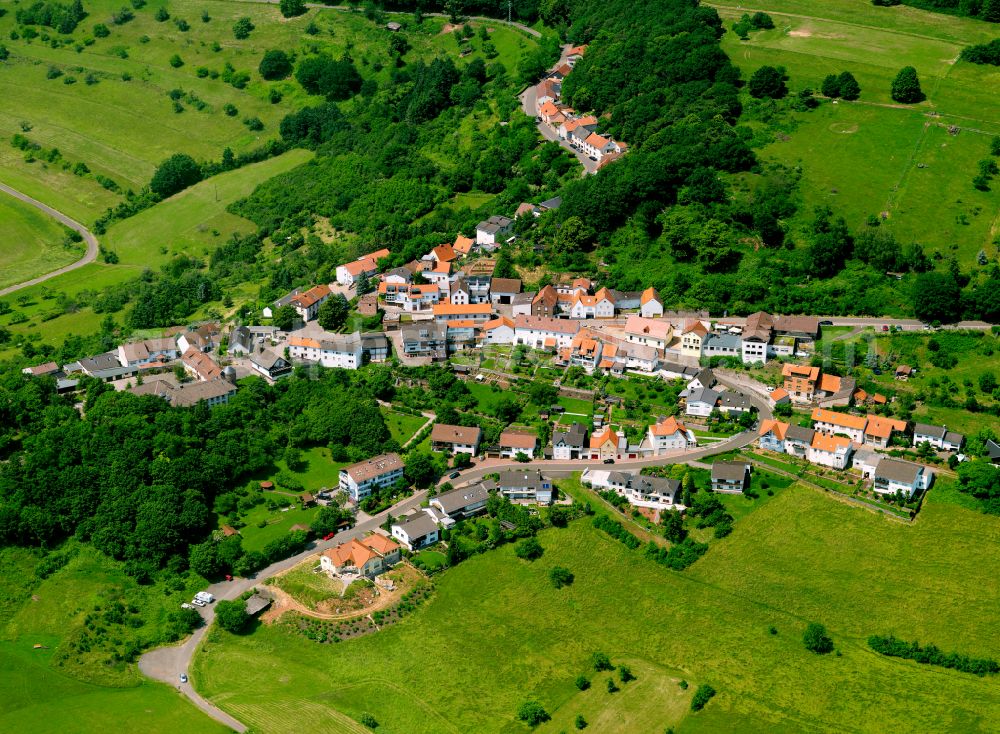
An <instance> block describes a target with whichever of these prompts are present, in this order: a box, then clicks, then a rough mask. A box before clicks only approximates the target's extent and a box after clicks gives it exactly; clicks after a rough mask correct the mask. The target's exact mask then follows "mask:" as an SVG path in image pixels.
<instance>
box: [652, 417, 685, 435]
mask: <svg viewBox="0 0 1000 734" xmlns="http://www.w3.org/2000/svg"><path fill="white" fill-rule="evenodd" d="M649 430H650V431H651V432H652V434H653V435H654V436H673V435H674V434H676V433H677V432H678V431H680V432H681V433H687V431H688V429H687V426H685V425H684V424H683V423H681V422H680V421H679V420H677V418H676V417H675V416H669V417H668V418H664V419H663V420H661V421H660V422H659V423H654V424H653V426H652V427H651V428H650V429H649Z"/></svg>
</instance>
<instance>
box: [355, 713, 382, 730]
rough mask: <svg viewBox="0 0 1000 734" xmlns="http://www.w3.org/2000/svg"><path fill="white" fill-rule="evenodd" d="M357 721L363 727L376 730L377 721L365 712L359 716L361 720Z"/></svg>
mask: <svg viewBox="0 0 1000 734" xmlns="http://www.w3.org/2000/svg"><path fill="white" fill-rule="evenodd" d="M358 721H360V722H361V724H362V725H363V726H367V727H368V728H369V729H377V728H378V721H377V720H376V719H375V717H374V716H373V715H372V714H370V713H368V712H367V711H365V713H363V714H361V718H360V719H358Z"/></svg>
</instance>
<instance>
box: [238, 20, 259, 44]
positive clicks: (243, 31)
mask: <svg viewBox="0 0 1000 734" xmlns="http://www.w3.org/2000/svg"><path fill="white" fill-rule="evenodd" d="M254 27H255V26H254V24H253V21H252V20H250V18H248V17H246V16H243V17H242V18H240V19H239V20H237V21H236V22H235V23H233V36H235V37H236V40H238V41H242V40H244V39H246V38H249V37H250V32H251V31H253V29H254Z"/></svg>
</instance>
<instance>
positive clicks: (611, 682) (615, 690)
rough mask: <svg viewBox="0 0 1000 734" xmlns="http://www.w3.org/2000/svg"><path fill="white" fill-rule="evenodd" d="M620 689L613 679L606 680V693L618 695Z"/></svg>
mask: <svg viewBox="0 0 1000 734" xmlns="http://www.w3.org/2000/svg"><path fill="white" fill-rule="evenodd" d="M620 690H621V689H620V688H619V687H618V686H617V685H616V684H615V679H614V678H608V693H618V691H620Z"/></svg>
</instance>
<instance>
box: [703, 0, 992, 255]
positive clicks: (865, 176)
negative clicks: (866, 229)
mask: <svg viewBox="0 0 1000 734" xmlns="http://www.w3.org/2000/svg"><path fill="white" fill-rule="evenodd" d="M713 5H714V7H716V8H717V10H718V11H719V13H720V15H721V16H722V18H723V20H724V22H725V25H726V27H727V29H728V28H730V27H731V26H732V23H733V22H734V21H735V20H737V19H738V18H739V17H740V16H741V15H742V14H743V13H744V12H746V10H745V9H739V8H737V7H736V6H735V5H732V4H720V5H716V4H714V3H713ZM758 9H759V10H763V11H765V12H767V13H769V14H770V15H771V16H772V18H773V20H774V23H775V28H774V29H773V30H766V31H754V32H752V33H751V34H750V38H749V40H747V41H741V40H740V39H739V38H738V37H737V36H736V34H735V33H733V32H731V31H727V33H726V34H725V35H724V36H723V39H722V47H723V50H725V51H726V53H727V54H728V55H729V57H730V58H731V59H732V60H733V63H735V64H736V65H737V66H739V67H740V69H741V70H742V71H743V74H744V76H745V77H749V75H750V74H752V73H753V72H754V71H755V70H756V69H757V68H759V67H760V66H762V65H765V64H770V65H773V66H783V67H785V69H786V72H787V74H788V77H789V81H788V86H789V89H790V91H791V93H792V94H794V93H797V92H798V91H799V90H801V89H804V88H806V87H810V88H812V89H814V90H818V89H819V87H820V84H821V82H822V80H823V78H824V77H825V76H826V75H828V74H837V73H840V72H842V71H850V72H852V73H853V74H854V75H855V77H856V78H857V79H858V82H859V83H860V85H861V89H862V92H861V98H860V100H858V101H857V102H844V101H839V102H838V103H836V104H830V103H825V104H823V105H822V106H821V107H820V108H819V109H816V110H812V111H808V112H793V111H790V110H789V111H787V112H786V113H781V114H780V116H779V119H778V120H773V121H771V123H772V125H771V126H770V128H769V132H768V133H767V136H768V139H769V142H767V140H765V141H764V142H765V143H766V144H765V145H764V146H763V147H762V148H761V150H760V153H761V157H762V158H763V159H765V160H768V161H775V162H779V163H782V164H785V165H787V166H791V167H796V168H797V167H800V166H801V170H802V180H801V184H800V191H801V196H802V199H803V204H804V205H805V206H803V207H801V208H800V212H801V213H802V214H801V216H810V215H811V212H812V209H813V207H814V206H817V205H829V206H831V207H832V208H833V209H834V210H835V211H836V212H837V213H840V214H843V215H844V216H845V217H846V218H847V220H848V222H849V224H850V225H851V226H852V227H855V228H859V227H861V226H863V224H864V222H865V220H866V218H867V217H868V216H869V215H872V214H875V215H878V214H881V213H883V212H885V213H887V214H888V220H887V222H886V224H885V225H883V226H886V227H888V228H889V229H891V230H892V232H893V233H894V234H895V235H896V237H897V239H899V240H900V241H902V242H904V243H907V242H914V241H915V242H920V243H921V244H923V245H924V246H925V247H928V248H929V249H932V250H936V251H939V252H941V253H942V254H944V255H945V256H947V257H950V256H952V255H954V256H956V257H958V259H959V261H960V262H961V263H962V264H963V265H968V264H971V263H973V262H974V261H975V257H976V254H977V253H978V252H979V250H980V249H982V248H984V247H985V248H986V249H987V251H988V252H989V251H990V248H991V247H992V245H991V243H992V241H993V238H994V236H995V235H996V226H997V222H996V212H997V210H998V206H1000V196H998V195H997V192H996V190H995V189H996V187H993V188H994V190H993V191H985V192H983V191H977V190H976V189H974V188H973V186H972V178H973V177H974V176H975V175H976V173H977V172H978V168H977V162H978V161H979V160H981V159H983V158H986V157H988V156H989V140H990V137H991V136H992V135H996V134H1000V112H998V110H997V107H996V105H995V104H994V100H995V97H996V94H997V92H998V91H1000V71H998V70H997V69H996V68H995V67H983V66H976V65H974V64H968V63H965V62H959V61H958V55H959V53H960V52H961V50H962V48H964V47H965V46H967V45H970V44H972V43H982V42H984V41H987V40H990V39H992V38H993V36H995V35H996V34H995V33H992V31H991V29H990V26H989V24H986V23H982V22H980V21H974V20H968V19H963V18H956V17H953V16H945V15H941V14H937V13H928V12H922V11H918V10H914V9H912V8H907V7H903V6H899V7H893V8H877V7H873V6H872V5H871V4H870V3H868V2H866V1H865V0H819V2H808V3H806V2H802V1H801V0H770V1H769V2H767V3H765V4H764V5H762V6H760V7H755V8H754V10H758ZM907 65H912V66H914V67H916V69H917V72H918V74H919V76H920V79H921V86H922V88H923V91H924V93H925V94H926V96H927V99H926V100H925V101H924V102H922V103H920V104H917V105H898V104H896V103H894V102H893V101H892V99H891V98H890V95H889V90H890V86H891V83H892V79H893V78H894V77H895V75H896V73H897V72H898V71H899V69H900V68H902V67H903V66H907ZM751 125H753V126H754V127H757V126H758V123H757V122H753V121H752V122H751ZM951 126H956V127H958V128H960V131H959V132H958V133H957V134H952V133H951V132H949V128H950V127H951Z"/></svg>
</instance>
